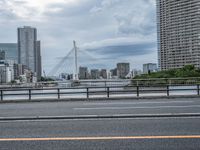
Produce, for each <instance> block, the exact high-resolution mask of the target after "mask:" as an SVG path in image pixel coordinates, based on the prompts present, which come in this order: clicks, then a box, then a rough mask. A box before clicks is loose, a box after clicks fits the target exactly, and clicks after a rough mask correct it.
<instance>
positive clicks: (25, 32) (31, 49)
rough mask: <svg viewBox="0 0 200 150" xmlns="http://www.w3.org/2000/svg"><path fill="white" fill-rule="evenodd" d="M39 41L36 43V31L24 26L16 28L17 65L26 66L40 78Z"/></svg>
mask: <svg viewBox="0 0 200 150" xmlns="http://www.w3.org/2000/svg"><path fill="white" fill-rule="evenodd" d="M40 53H41V52H40V41H37V29H36V28H32V27H28V26H25V27H23V28H18V58H19V64H23V65H26V66H27V67H28V69H30V70H31V71H32V72H34V74H35V75H36V76H37V78H38V80H40V78H41V68H42V67H41V54H40Z"/></svg>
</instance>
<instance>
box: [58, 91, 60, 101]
mask: <svg viewBox="0 0 200 150" xmlns="http://www.w3.org/2000/svg"><path fill="white" fill-rule="evenodd" d="M58 99H60V89H58Z"/></svg>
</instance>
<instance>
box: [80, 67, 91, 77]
mask: <svg viewBox="0 0 200 150" xmlns="http://www.w3.org/2000/svg"><path fill="white" fill-rule="evenodd" d="M88 78H89V73H88V68H87V67H79V79H81V80H84V79H88Z"/></svg>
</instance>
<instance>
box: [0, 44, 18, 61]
mask: <svg viewBox="0 0 200 150" xmlns="http://www.w3.org/2000/svg"><path fill="white" fill-rule="evenodd" d="M0 51H1V52H3V51H4V54H2V53H1V54H0V55H1V56H3V55H4V57H5V60H12V61H14V62H15V63H18V50H17V43H0ZM1 56H0V57H1ZM0 60H1V58H0Z"/></svg>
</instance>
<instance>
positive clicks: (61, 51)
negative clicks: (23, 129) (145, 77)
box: [0, 0, 157, 72]
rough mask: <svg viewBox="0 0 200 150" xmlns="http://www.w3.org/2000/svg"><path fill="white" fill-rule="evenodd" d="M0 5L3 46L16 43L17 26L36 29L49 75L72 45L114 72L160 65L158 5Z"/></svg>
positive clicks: (106, 0)
mask: <svg viewBox="0 0 200 150" xmlns="http://www.w3.org/2000/svg"><path fill="white" fill-rule="evenodd" d="M0 4H1V5H0V10H1V12H2V13H1V18H0V22H1V25H0V27H1V36H0V43H10V42H12V43H13V42H14V43H15V42H16V41H17V38H16V31H15V30H16V28H17V27H20V26H33V27H36V28H37V29H38V32H39V33H38V38H39V39H40V40H41V42H42V48H41V49H42V58H43V59H42V62H43V68H44V70H45V71H46V72H49V71H50V69H51V68H52V66H54V65H55V64H56V63H57V62H58V61H59V57H62V56H63V55H65V54H67V52H68V51H70V49H71V48H72V47H73V45H72V41H73V40H76V41H77V45H78V47H80V48H81V49H87V52H89V53H90V54H91V55H92V56H93V57H95V58H97V61H96V66H100V67H102V68H105V65H104V66H102V64H106V65H107V67H108V68H113V67H114V66H115V64H116V63H117V62H130V63H131V66H132V67H133V68H136V69H137V68H139V69H142V64H144V63H149V62H153V63H157V46H156V40H157V39H156V15H155V14H156V7H155V1H154V0H141V1H137V0H132V1H130V0H123V1H122V0H103V1H99V0H86V1H80V0H70V1H69V0H59V1H54V0H50V1H42V3H39V1H34V2H30V1H26V0H24V1H16V0H9V1H0ZM119 9H120V11H119ZM105 14H107V15H105ZM5 22H8V25H6V26H5V25H3V24H4V23H5ZM85 63H87V64H93V63H94V62H92V61H88V62H85ZM80 65H82V66H84V65H85V64H80Z"/></svg>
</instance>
